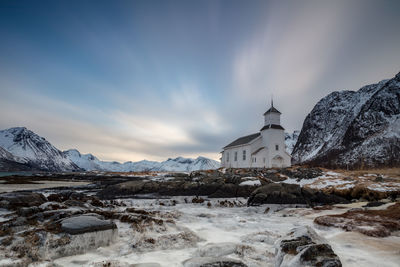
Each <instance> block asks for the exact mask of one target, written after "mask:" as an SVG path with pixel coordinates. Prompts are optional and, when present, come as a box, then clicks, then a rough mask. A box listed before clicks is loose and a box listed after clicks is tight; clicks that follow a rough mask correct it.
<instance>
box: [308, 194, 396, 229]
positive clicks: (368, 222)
mask: <svg viewBox="0 0 400 267" xmlns="http://www.w3.org/2000/svg"><path fill="white" fill-rule="evenodd" d="M314 222H315V223H317V224H320V225H324V226H332V227H339V228H342V229H344V230H346V231H356V232H360V233H362V234H365V235H368V236H374V237H385V236H389V235H390V234H391V232H394V231H399V230H400V203H399V202H398V203H396V204H394V205H391V206H389V207H388V208H387V209H384V210H351V211H347V212H345V213H343V214H335V215H326V216H320V217H317V218H315V220H314Z"/></svg>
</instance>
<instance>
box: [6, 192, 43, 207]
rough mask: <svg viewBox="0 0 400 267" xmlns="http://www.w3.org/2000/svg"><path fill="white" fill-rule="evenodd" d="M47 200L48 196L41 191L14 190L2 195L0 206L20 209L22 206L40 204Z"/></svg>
mask: <svg viewBox="0 0 400 267" xmlns="http://www.w3.org/2000/svg"><path fill="white" fill-rule="evenodd" d="M46 201H47V199H46V197H45V196H44V195H42V194H39V193H32V192H13V193H5V194H1V195H0V208H6V209H12V210H15V209H19V208H21V207H34V206H40V205H42V204H43V203H45V202H46Z"/></svg>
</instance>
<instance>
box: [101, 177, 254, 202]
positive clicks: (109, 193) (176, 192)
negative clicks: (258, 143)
mask: <svg viewBox="0 0 400 267" xmlns="http://www.w3.org/2000/svg"><path fill="white" fill-rule="evenodd" d="M253 179H255V180H257V181H258V179H257V178H256V177H253ZM244 181H248V177H247V178H246V176H245V175H243V176H240V175H232V174H230V173H222V172H219V171H218V170H214V171H207V172H203V171H200V172H192V173H191V174H190V175H187V174H184V175H175V178H174V179H164V180H152V181H151V180H150V181H149V180H140V181H129V182H124V183H120V184H116V185H111V186H108V187H106V188H105V189H103V190H101V191H100V192H99V193H98V194H97V195H98V196H99V197H100V198H102V199H114V198H121V197H134V196H138V195H145V194H153V195H159V196H208V197H211V198H229V197H248V196H249V195H250V193H251V192H252V191H253V190H254V189H255V188H257V187H258V185H257V184H255V185H246V184H241V183H242V182H244Z"/></svg>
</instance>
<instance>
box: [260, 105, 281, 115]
mask: <svg viewBox="0 0 400 267" xmlns="http://www.w3.org/2000/svg"><path fill="white" fill-rule="evenodd" d="M270 112H275V113H279V114H282V113H280V111H279V110H277V109H276V108H275V107H274V106H272V107H271V108H270V109H268V110H267V111H265V113H264V115H266V114H267V113H270Z"/></svg>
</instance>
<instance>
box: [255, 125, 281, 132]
mask: <svg viewBox="0 0 400 267" xmlns="http://www.w3.org/2000/svg"><path fill="white" fill-rule="evenodd" d="M265 129H279V130H285V128H283V127H282V126H280V125H277V124H268V125H265V126H264V127H262V128H261V130H260V131H262V130H265Z"/></svg>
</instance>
